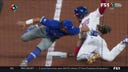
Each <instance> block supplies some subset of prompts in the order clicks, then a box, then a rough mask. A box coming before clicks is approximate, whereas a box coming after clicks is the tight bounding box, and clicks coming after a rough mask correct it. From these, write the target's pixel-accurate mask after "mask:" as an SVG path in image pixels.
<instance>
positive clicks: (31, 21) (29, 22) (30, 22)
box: [25, 19, 33, 25]
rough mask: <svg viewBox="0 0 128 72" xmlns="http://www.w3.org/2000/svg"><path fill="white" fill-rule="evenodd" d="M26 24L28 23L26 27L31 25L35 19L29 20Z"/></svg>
mask: <svg viewBox="0 0 128 72" xmlns="http://www.w3.org/2000/svg"><path fill="white" fill-rule="evenodd" d="M25 23H26V25H30V24H32V23H33V19H29V20H27V21H26V22H25Z"/></svg>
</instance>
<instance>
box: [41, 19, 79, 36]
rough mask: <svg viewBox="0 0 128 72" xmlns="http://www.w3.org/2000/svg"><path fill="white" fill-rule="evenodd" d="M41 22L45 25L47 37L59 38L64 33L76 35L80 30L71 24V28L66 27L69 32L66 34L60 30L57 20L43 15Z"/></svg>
mask: <svg viewBox="0 0 128 72" xmlns="http://www.w3.org/2000/svg"><path fill="white" fill-rule="evenodd" d="M40 22H41V24H42V25H44V26H46V32H47V36H48V37H49V38H60V37H62V36H66V35H76V34H78V33H79V32H80V29H79V28H78V27H74V26H72V27H71V28H67V30H68V31H69V33H70V34H66V33H64V32H62V31H61V30H60V25H59V24H60V22H59V21H57V20H49V19H47V18H45V17H42V19H41V21H40Z"/></svg>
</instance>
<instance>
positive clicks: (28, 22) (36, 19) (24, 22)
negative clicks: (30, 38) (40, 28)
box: [17, 17, 41, 29]
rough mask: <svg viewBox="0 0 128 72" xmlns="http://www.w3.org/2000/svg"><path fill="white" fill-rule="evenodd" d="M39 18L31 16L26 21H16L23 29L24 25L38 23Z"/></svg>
mask: <svg viewBox="0 0 128 72" xmlns="http://www.w3.org/2000/svg"><path fill="white" fill-rule="evenodd" d="M40 19H41V18H39V17H37V18H32V19H29V20H26V21H18V22H17V25H19V26H21V27H22V28H23V29H25V28H26V27H28V26H30V25H34V24H39V23H40Z"/></svg>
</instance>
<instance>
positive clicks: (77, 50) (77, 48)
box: [74, 47, 80, 56]
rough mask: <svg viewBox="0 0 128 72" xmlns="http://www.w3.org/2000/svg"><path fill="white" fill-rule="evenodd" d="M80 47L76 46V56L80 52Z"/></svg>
mask: <svg viewBox="0 0 128 72" xmlns="http://www.w3.org/2000/svg"><path fill="white" fill-rule="evenodd" d="M79 49H80V47H76V48H75V49H74V54H75V56H77V54H78V52H79Z"/></svg>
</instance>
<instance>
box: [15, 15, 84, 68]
mask: <svg viewBox="0 0 128 72" xmlns="http://www.w3.org/2000/svg"><path fill="white" fill-rule="evenodd" d="M17 24H18V25H19V26H22V27H23V28H24V29H25V28H26V27H28V28H27V30H26V31H25V32H24V33H23V35H22V36H21V39H22V40H23V41H24V42H26V41H30V40H33V39H36V38H42V40H41V41H40V43H39V44H38V45H37V46H36V48H35V49H34V50H33V51H32V52H31V53H30V54H29V55H28V57H27V58H26V59H25V60H23V61H22V63H21V65H20V66H27V64H28V62H31V61H32V60H33V59H35V58H36V57H37V56H38V55H39V54H40V53H41V52H42V51H45V50H46V49H48V48H49V47H50V46H51V45H52V43H53V42H54V41H55V40H57V39H59V38H60V37H63V36H68V35H70V36H73V35H76V34H78V33H79V32H80V30H81V31H86V30H85V29H84V27H83V28H81V29H79V28H78V27H74V26H73V23H72V21H70V20H63V21H61V22H59V21H57V20H50V19H48V18H46V17H45V16H43V17H42V18H33V19H29V20H27V21H18V22H17ZM36 24H38V25H40V26H37V25H36Z"/></svg>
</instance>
